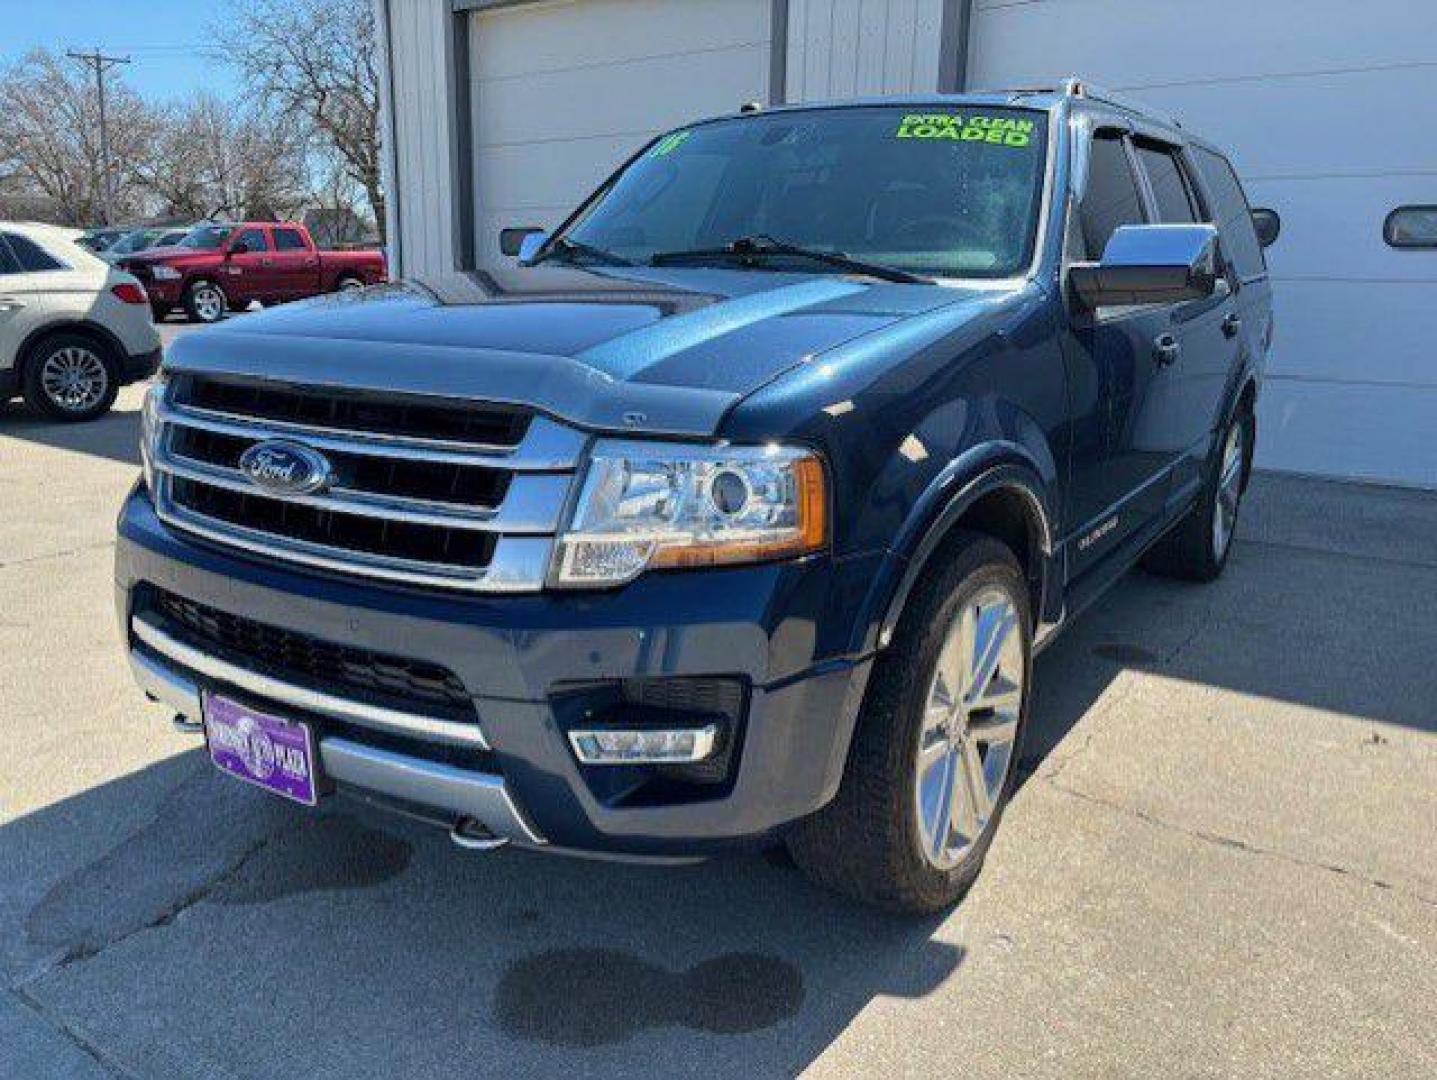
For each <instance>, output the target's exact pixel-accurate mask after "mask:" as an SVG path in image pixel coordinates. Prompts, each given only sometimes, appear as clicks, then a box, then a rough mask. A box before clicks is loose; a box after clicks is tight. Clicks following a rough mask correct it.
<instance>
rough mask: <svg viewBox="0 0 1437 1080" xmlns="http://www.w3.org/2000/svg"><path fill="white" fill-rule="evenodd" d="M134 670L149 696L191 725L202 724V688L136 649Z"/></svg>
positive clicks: (131, 653)
mask: <svg viewBox="0 0 1437 1080" xmlns="http://www.w3.org/2000/svg"><path fill="white" fill-rule="evenodd" d="M130 670H131V671H132V672H134V675H135V682H137V683H139V684H140V689H141V690H143V691H144V692H145V694H146V695H147V696H149V697H151V698H153V699H154V700H156V701H159V702H163V703H164V704H166V705H168V706H169V707H170V708H172V709H174V710H175V712H176V713H177V714H178V715H180V716H183V717H184V718H185V719H186V720H188V721H189V722H190V723H193V724H198V723H200V720H201V717H200V688H199V687H198V686H196V685H195V684H194V682H193V681H191V680H190V679H187V678H185V676H183V675H181V674H180V673H179V672H178V671H171V670H170V669H169V668H167V667H165V666H164V665H162V664H157V663H155V661H153V660H151V659H150V658H149V657H148V656H146V655H145V654H144V653H138V652H135V650H134V649H131V650H130Z"/></svg>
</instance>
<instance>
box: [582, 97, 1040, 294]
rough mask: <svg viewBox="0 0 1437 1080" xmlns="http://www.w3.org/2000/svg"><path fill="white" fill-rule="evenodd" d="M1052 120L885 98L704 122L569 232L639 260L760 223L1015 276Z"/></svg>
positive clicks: (915, 268) (700, 246)
mask: <svg viewBox="0 0 1437 1080" xmlns="http://www.w3.org/2000/svg"><path fill="white" fill-rule="evenodd" d="M1044 120H1045V114H1043V113H1041V112H1037V111H1034V110H1031V109H1004V108H990V107H986V106H984V107H978V106H973V107H971V108H966V107H957V108H951V109H947V108H945V109H934V110H932V111H922V112H918V111H915V110H913V109H911V108H896V107H890V106H881V107H853V108H843V109H817V110H813V111H796V112H778V113H769V114H766V115H764V114H760V115H756V116H746V117H740V118H736V119H732V120H721V121H716V122H713V123H706V124H700V125H698V126H696V127H692V128H685V129H682V130H679V131H676V132H673V133H671V134H669V135H666V136H664V137H663V138H661V139H659V140H658V141H657V142H656V143H654V144H653V145H652V146H651V147H650V148H649V149H648V150H647V151H646V152H645V153H644V154H643V155H642V156H641V157H639V158H638V159H637V160H635V161H634V162H633V163H632V164H631V165H630V166H629V167H628V168H627V169H625V170H624V171H623V172H622V173H620V174H619V175H618V177H616V178H615V179H614V180H613V181H611V182H610V184H609V185H608V186H607V187H606V188H604V189H603V190H602V191H601V192H600V193H599V195H598V197H597V198H596V199H595V200H594V201H593V202H592V203H591V204H590V205H589V206H588V207H587V208H586V209H585V210H584V212H583V213H582V214H581V216H580V217H579V219H578V220H577V221H576V222H575V223H574V225H573V226H571V227H570V229H569V230H568V231H567V233H566V234H565V235H566V237H567V239H569V240H570V241H572V242H573V243H574V244H578V245H584V246H585V247H588V248H590V249H598V250H600V251H602V252H609V253H612V254H613V255H616V256H618V257H620V258H622V259H625V260H627V261H630V262H634V263H646V262H649V261H650V260H652V259H653V257H654V256H655V255H664V254H672V253H675V252H684V251H694V250H704V249H712V248H717V247H722V246H724V245H726V244H729V243H732V242H733V241H734V240H736V239H739V238H741V237H753V236H762V237H767V238H771V239H773V240H775V241H780V242H782V243H785V244H795V245H801V246H804V247H809V248H816V249H821V250H824V251H829V252H842V253H843V254H845V255H847V256H849V257H850V258H853V259H862V260H864V261H865V262H869V263H875V264H882V265H884V266H888V267H894V268H897V269H900V270H906V271H911V272H913V273H918V274H929V275H936V276H939V277H1007V276H1010V275H1013V274H1016V273H1019V272H1021V271H1022V270H1024V269H1025V268H1026V267H1027V264H1028V262H1029V260H1030V258H1031V255H1032V248H1033V238H1034V234H1035V232H1036V223H1037V217H1038V208H1039V205H1040V203H1041V200H1042V190H1043V175H1044V165H1045V160H1046V155H1045V152H1044V151H1045V147H1046V141H1047V132H1046V124H1045V123H1044ZM766 261H772V260H766ZM778 261H780V262H782V261H783V260H782V259H779V260H778ZM804 265H805V269H808V268H819V267H817V266H816V265H815V264H813V263H811V262H810V263H806V264H804ZM834 269H838V268H834Z"/></svg>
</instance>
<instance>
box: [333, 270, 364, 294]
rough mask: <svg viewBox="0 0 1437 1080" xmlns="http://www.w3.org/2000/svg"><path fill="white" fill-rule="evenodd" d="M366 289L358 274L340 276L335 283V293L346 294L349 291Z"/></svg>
mask: <svg viewBox="0 0 1437 1080" xmlns="http://www.w3.org/2000/svg"><path fill="white" fill-rule="evenodd" d="M362 288H364V279H363V278H362V277H359V276H358V275H357V274H340V275H339V280H338V281H336V282H335V283H334V291H335V292H344V291H346V290H348V289H362Z"/></svg>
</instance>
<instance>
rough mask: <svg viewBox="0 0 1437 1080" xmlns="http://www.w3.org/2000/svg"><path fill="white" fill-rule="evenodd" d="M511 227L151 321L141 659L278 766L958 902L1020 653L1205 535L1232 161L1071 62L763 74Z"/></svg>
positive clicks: (1231, 365)
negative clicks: (700, 117) (868, 92)
mask: <svg viewBox="0 0 1437 1080" xmlns="http://www.w3.org/2000/svg"><path fill="white" fill-rule="evenodd" d="M504 246H505V248H506V249H507V250H510V251H519V252H521V253H522V263H523V264H524V265H520V266H516V267H510V268H505V269H495V270H492V271H486V272H474V273H456V274H452V275H448V276H440V277H436V278H432V279H428V280H425V281H418V282H411V283H405V284H402V285H397V286H392V287H390V288H388V289H384V290H375V291H371V292H368V293H364V294H359V295H357V296H354V297H334V298H330V299H327V300H323V301H317V302H315V303H312V304H307V305H299V306H295V307H292V308H289V309H286V310H282V311H277V312H273V313H267V314H265V315H263V316H256V317H253V318H249V319H246V320H243V321H240V322H232V323H227V324H225V325H224V326H222V327H220V328H219V329H217V330H216V331H214V332H211V333H207V334H202V335H196V336H194V337H187V338H185V339H183V340H182V341H179V342H177V343H176V344H175V345H174V346H173V348H172V350H171V351H170V353H169V356H168V358H167V361H166V366H165V375H166V379H165V381H164V382H163V384H162V385H160V386H159V387H157V388H156V389H155V391H154V392H153V393H152V396H151V398H150V399H149V402H148V404H147V408H146V419H145V432H146V434H145V442H144V448H143V449H144V461H145V474H144V479H143V482H142V483H140V484H139V485H138V486H137V487H136V489H135V491H134V493H133V494H132V495H131V497H130V498H129V500H128V501H127V503H126V505H125V507H124V510H123V513H122V516H121V520H120V525H119V545H118V553H117V582H118V590H119V607H120V615H121V618H122V620H123V625H124V632H125V635H126V640H127V642H128V647H129V651H130V658H131V660H132V663H133V665H134V667H135V670H136V673H137V676H138V678H139V680H140V682H141V684H142V685H143V686H144V687H145V688H146V690H148V692H149V693H150V694H151V695H152V696H153V697H155V698H157V699H160V700H163V701H165V702H167V703H168V704H170V705H171V706H172V707H173V708H174V709H175V710H176V711H177V713H178V714H179V715H180V722H181V723H182V724H183V725H185V726H188V727H191V728H192V729H193V730H196V731H201V730H203V731H206V732H207V737H208V746H209V752H210V755H211V757H212V758H213V760H214V762H215V763H216V764H217V765H218V766H219V767H220V768H221V769H223V770H225V771H227V772H229V773H232V774H234V775H237V776H239V777H241V778H243V779H245V780H248V781H250V782H252V783H255V784H259V785H260V786H263V787H266V788H268V789H270V790H271V791H274V792H277V793H280V794H282V795H285V796H287V797H289V798H291V799H294V800H297V801H299V802H301V803H313V802H315V801H316V800H318V799H320V798H323V797H325V796H326V795H328V794H330V793H332V792H340V793H350V794H355V795H358V796H361V797H363V798H366V799H368V800H370V801H371V802H378V803H381V804H384V805H388V806H391V807H393V808H394V809H396V810H399V811H402V812H405V813H409V814H412V815H417V816H419V817H421V818H425V819H428V820H432V821H434V822H437V823H439V824H441V825H443V826H445V827H446V828H448V829H450V830H451V835H452V836H453V837H454V839H455V840H456V841H457V842H459V843H461V844H463V845H465V846H469V847H475V848H492V847H497V846H500V845H503V844H506V843H512V844H517V845H523V846H528V847H535V848H546V849H549V850H561V851H562V850H575V851H583V852H587V853H600V854H606V855H612V856H619V857H627V858H653V859H669V860H672V859H676V858H677V859H684V858H693V857H697V856H704V855H707V854H710V853H713V852H716V851H720V850H724V849H730V848H734V847H757V846H761V845H768V844H773V843H774V842H776V841H785V842H786V843H787V844H788V846H789V848H790V850H791V851H792V853H793V856H794V858H795V859H796V861H797V862H798V864H799V865H800V866H802V867H803V868H804V869H805V870H806V871H808V872H809V873H810V874H812V875H813V876H814V877H815V878H817V879H818V880H820V881H823V882H826V883H828V884H830V885H832V886H834V887H836V888H839V889H842V890H845V891H847V892H850V893H853V894H855V895H858V896H860V897H863V898H866V899H868V900H871V901H874V902H878V903H881V904H885V905H888V906H892V907H896V908H900V909H905V910H931V909H935V908H940V907H942V906H944V905H946V904H949V903H951V902H953V901H954V900H955V899H956V898H958V897H959V896H961V894H962V893H963V892H964V890H965V889H966V888H967V886H968V885H969V884H970V883H971V882H972V881H973V879H974V877H975V876H976V874H977V872H978V869H979V866H980V864H981V862H982V860H983V858H984V855H985V853H986V852H987V850H988V847H989V845H990V843H991V841H992V838H993V833H994V829H995V827H996V825H997V823H998V820H999V817H1000V816H1001V814H1002V812H1003V808H1004V805H1005V803H1006V802H1007V801H1008V798H1009V796H1010V793H1011V791H1012V789H1013V784H1014V772H1015V765H1016V763H1017V761H1018V759H1019V756H1020V754H1021V749H1022V744H1023V735H1024V729H1025V727H1026V725H1027V720H1028V702H1029V699H1030V692H1031V687H1032V657H1033V655H1034V653H1035V651H1037V650H1038V649H1040V648H1041V647H1042V646H1043V645H1044V644H1046V643H1047V642H1048V641H1050V640H1052V638H1053V635H1054V634H1055V633H1057V632H1058V631H1059V630H1060V629H1061V628H1062V627H1063V626H1064V625H1066V624H1067V623H1069V622H1071V621H1072V620H1073V619H1074V618H1075V617H1076V616H1077V614H1078V613H1079V612H1081V611H1082V610H1083V609H1084V608H1085V607H1087V606H1088V605H1089V604H1091V603H1093V602H1094V601H1095V600H1097V599H1098V597H1100V596H1101V595H1102V594H1103V592H1104V590H1106V589H1107V588H1108V587H1109V586H1110V585H1111V584H1112V583H1113V582H1114V581H1115V580H1116V579H1117V578H1118V577H1119V576H1120V575H1121V574H1122V573H1123V572H1124V571H1125V570H1126V569H1127V568H1128V567H1130V566H1131V565H1133V564H1134V563H1135V562H1137V561H1138V560H1139V559H1140V558H1141V559H1144V560H1145V561H1146V563H1147V564H1148V565H1149V566H1151V567H1152V568H1154V569H1155V570H1159V571H1161V572H1164V573H1169V574H1174V575H1177V576H1180V577H1185V578H1189V579H1193V580H1204V581H1205V580H1210V579H1212V578H1214V577H1216V576H1217V575H1218V574H1219V573H1220V572H1221V571H1222V569H1223V566H1224V564H1225V562H1226V561H1227V559H1228V557H1229V553H1230V550H1231V542H1232V535H1233V525H1234V521H1235V518H1236V515H1237V511H1238V505H1239V501H1240V499H1241V497H1242V494H1243V489H1244V486H1245V484H1246V482H1247V476H1248V471H1249V468H1250V463H1251V458H1252V447H1253V440H1254V437H1255V434H1256V430H1255V421H1254V404H1255V401H1256V398H1257V395H1258V393H1259V390H1260V386H1261V376H1262V369H1263V364H1264V357H1265V353H1266V350H1267V345H1268V341H1269V338H1270V334H1271V328H1272V316H1271V297H1270V290H1269V285H1268V277H1267V271H1266V268H1265V265H1264V259H1263V253H1262V250H1261V247H1260V244H1259V241H1258V239H1257V236H1256V234H1255V231H1254V227H1253V223H1252V219H1251V216H1250V211H1249V209H1248V207H1247V204H1246V203H1245V201H1244V198H1243V193H1242V189H1241V187H1240V186H1239V184H1238V181H1237V179H1236V177H1235V175H1234V173H1233V171H1232V168H1231V166H1230V165H1229V164H1228V162H1227V160H1226V159H1225V158H1224V157H1223V155H1222V154H1221V153H1220V152H1219V151H1218V150H1217V149H1215V148H1214V147H1213V146H1211V145H1210V144H1208V143H1206V142H1203V141H1202V140H1200V139H1197V138H1196V137H1194V136H1193V135H1192V134H1191V133H1189V132H1187V131H1186V130H1185V129H1183V128H1180V127H1178V126H1176V125H1175V124H1173V123H1171V122H1169V121H1166V120H1164V119H1161V118H1158V117H1154V116H1151V115H1148V114H1146V113H1143V112H1140V111H1137V110H1135V109H1133V108H1130V107H1127V106H1124V105H1122V104H1118V103H1114V102H1113V101H1110V100H1106V99H1104V98H1102V97H1099V96H1097V95H1095V94H1092V93H1085V92H1084V91H1083V90H1082V89H1081V87H1078V86H1076V85H1072V86H1068V87H1065V88H1061V89H1057V90H1053V91H1046V92H1027V91H1025V92H1021V93H1018V92H1015V93H1011V94H990V95H982V96H961V97H924V98H921V99H913V100H903V101H896V102H895V101H877V102H864V103H857V104H843V105H832V106H822V105H819V106H795V107H791V108H778V109H773V110H768V111H763V112H757V113H746V114H743V115H739V116H732V117H725V118H720V119H716V120H711V121H706V122H703V123H697V124H694V125H691V126H688V127H685V128H682V129H680V130H678V131H676V132H673V133H670V134H668V135H665V136H663V137H662V138H660V139H657V140H655V141H654V142H652V143H650V144H649V145H648V146H647V147H645V148H644V149H643V150H641V151H640V152H639V153H638V154H637V155H636V156H635V157H634V158H633V159H632V160H630V161H629V162H628V163H627V164H626V165H625V166H624V167H622V168H621V169H620V170H619V171H618V172H617V173H615V174H614V176H612V177H611V178H610V179H609V180H608V181H607V182H606V183H605V184H604V185H603V186H602V187H601V188H599V190H598V191H597V192H596V193H595V194H594V195H593V196H592V197H591V198H590V199H589V200H587V201H586V202H585V203H584V204H583V205H582V206H581V207H580V208H579V209H578V210H577V211H576V212H575V213H574V214H573V215H572V216H571V217H570V218H569V220H568V221H567V222H565V223H564V224H563V225H562V226H561V227H560V228H559V229H558V230H557V231H556V232H555V233H554V234H553V235H552V236H547V237H545V236H542V235H540V234H531V233H529V232H527V231H526V230H519V231H517V232H514V231H510V232H507V234H506V236H505V238H504Z"/></svg>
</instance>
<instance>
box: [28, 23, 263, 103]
mask: <svg viewBox="0 0 1437 1080" xmlns="http://www.w3.org/2000/svg"><path fill="white" fill-rule="evenodd" d="M229 9H230V5H229V4H227V3H225V2H224V0H128V2H125V0H0V67H9V66H10V65H11V64H13V63H14V62H15V61H17V60H19V59H20V58H21V57H23V56H24V55H25V54H26V53H27V52H29V51H30V50H31V49H33V48H36V47H37V46H43V47H45V48H48V49H51V50H53V51H55V52H64V51H65V50H66V49H76V48H78V49H85V50H87V51H88V50H89V49H92V48H94V47H95V46H99V48H100V49H101V50H102V51H104V52H107V53H111V54H119V55H121V56H124V55H126V54H128V55H129V56H130V59H131V63H129V64H127V65H125V66H124V67H123V68H122V69H121V71H122V73H123V78H124V80H125V82H127V83H128V84H129V85H130V86H131V87H133V88H134V89H135V90H136V91H137V92H138V93H140V94H141V95H143V96H144V97H146V98H148V99H150V100H152V101H157V102H158V101H165V100H174V99H177V98H184V97H188V96H189V95H190V94H191V93H193V92H194V91H196V90H200V89H209V90H213V91H214V92H216V93H219V94H222V95H225V96H228V95H229V94H231V93H232V92H233V91H234V90H235V88H236V80H235V76H234V72H233V71H231V70H229V69H227V68H225V67H224V66H223V65H222V64H217V63H215V61H214V60H213V59H212V58H209V57H207V56H205V55H203V54H201V53H200V51H199V50H200V49H201V48H203V47H205V46H209V45H213V44H216V42H215V41H214V39H213V38H212V36H211V34H210V30H211V29H212V28H213V27H214V26H215V25H216V24H221V23H222V16H223V15H224V14H225V12H226V11H227V10H229ZM220 44H222V41H221V42H220Z"/></svg>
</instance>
